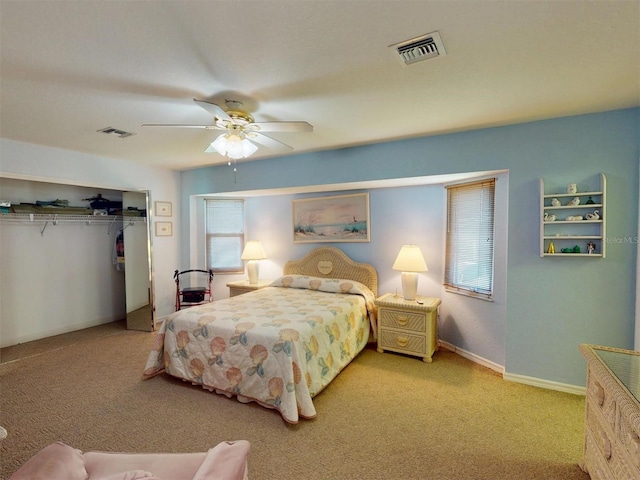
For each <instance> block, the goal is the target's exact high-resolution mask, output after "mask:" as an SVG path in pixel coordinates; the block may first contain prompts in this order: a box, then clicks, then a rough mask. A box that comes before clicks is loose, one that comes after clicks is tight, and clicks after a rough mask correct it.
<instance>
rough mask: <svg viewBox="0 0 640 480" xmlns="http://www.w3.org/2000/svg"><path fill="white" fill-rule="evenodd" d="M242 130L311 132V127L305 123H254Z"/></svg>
mask: <svg viewBox="0 0 640 480" xmlns="http://www.w3.org/2000/svg"><path fill="white" fill-rule="evenodd" d="M244 128H245V129H246V130H251V131H253V132H313V125H311V124H310V123H307V122H254V123H249V124H247V125H245V127H244Z"/></svg>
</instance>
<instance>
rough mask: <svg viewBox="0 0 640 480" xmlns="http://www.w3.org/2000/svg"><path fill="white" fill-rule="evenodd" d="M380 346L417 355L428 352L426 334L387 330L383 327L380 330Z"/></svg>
mask: <svg viewBox="0 0 640 480" xmlns="http://www.w3.org/2000/svg"><path fill="white" fill-rule="evenodd" d="M378 335H379V337H380V338H379V339H378V346H379V347H380V348H384V349H387V348H388V349H389V350H395V351H399V352H404V353H412V354H416V355H425V354H426V353H427V339H426V337H425V336H424V335H413V334H411V333H407V332H403V331H397V330H386V329H384V328H381V329H380V331H379V332H378Z"/></svg>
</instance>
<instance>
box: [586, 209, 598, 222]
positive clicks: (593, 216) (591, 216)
mask: <svg viewBox="0 0 640 480" xmlns="http://www.w3.org/2000/svg"><path fill="white" fill-rule="evenodd" d="M586 216H587V220H599V219H600V212H598V210H594V211H593V213H587V215H586Z"/></svg>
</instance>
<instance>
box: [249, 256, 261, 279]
mask: <svg viewBox="0 0 640 480" xmlns="http://www.w3.org/2000/svg"><path fill="white" fill-rule="evenodd" d="M259 271H260V264H259V263H258V261H257V260H249V261H248V262H247V275H249V283H250V284H251V285H255V284H257V283H258V273H259Z"/></svg>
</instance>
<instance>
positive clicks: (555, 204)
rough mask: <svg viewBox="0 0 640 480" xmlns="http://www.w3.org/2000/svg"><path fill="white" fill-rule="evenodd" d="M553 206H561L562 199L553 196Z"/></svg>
mask: <svg viewBox="0 0 640 480" xmlns="http://www.w3.org/2000/svg"><path fill="white" fill-rule="evenodd" d="M551 206H552V207H559V206H560V200H558V199H557V198H555V197H554V198H552V199H551Z"/></svg>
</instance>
